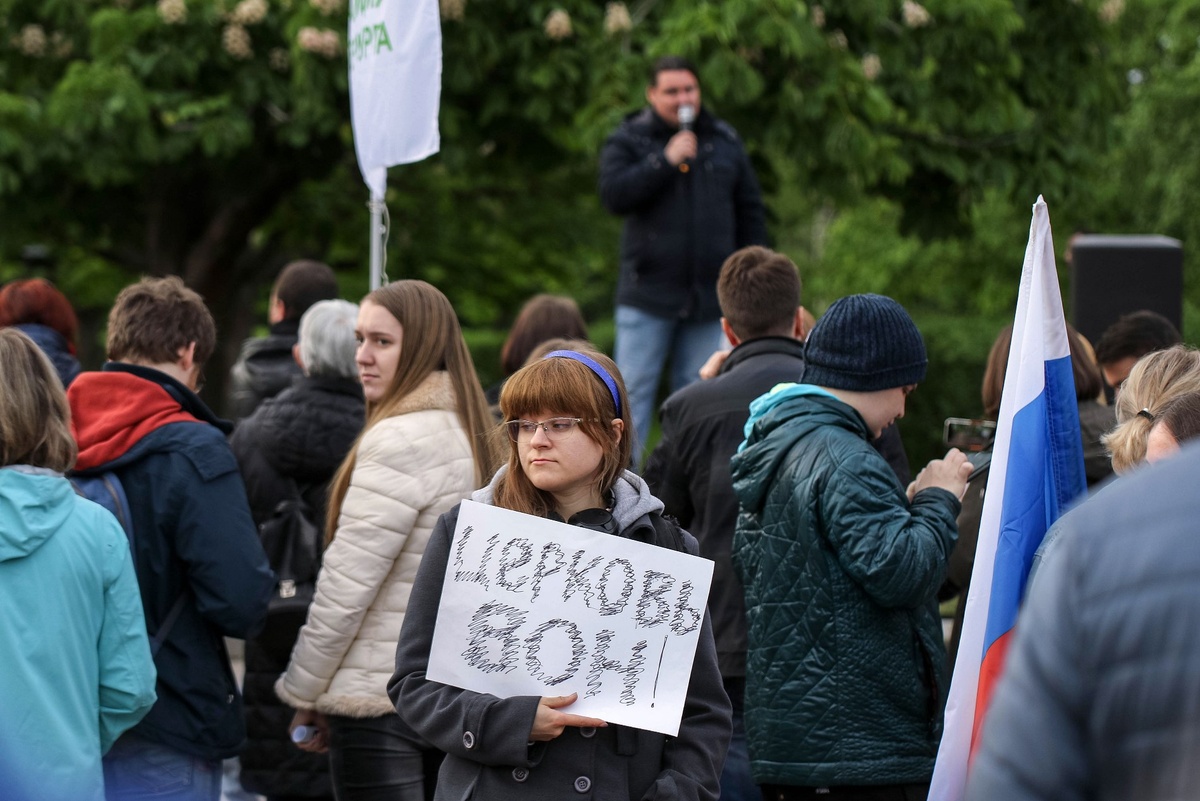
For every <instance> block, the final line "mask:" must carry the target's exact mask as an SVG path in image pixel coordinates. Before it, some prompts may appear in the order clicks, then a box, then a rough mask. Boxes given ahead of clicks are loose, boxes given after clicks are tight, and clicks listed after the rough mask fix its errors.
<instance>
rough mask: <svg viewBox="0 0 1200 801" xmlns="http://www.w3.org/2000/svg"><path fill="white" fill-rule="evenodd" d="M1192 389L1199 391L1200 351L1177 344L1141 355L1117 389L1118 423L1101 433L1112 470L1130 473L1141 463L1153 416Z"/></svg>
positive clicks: (1192, 390)
mask: <svg viewBox="0 0 1200 801" xmlns="http://www.w3.org/2000/svg"><path fill="white" fill-rule="evenodd" d="M1192 392H1200V351H1197V350H1196V349H1195V348H1190V347H1187V346H1186V345H1175V346H1174V347H1170V348H1167V349H1166V350H1159V351H1155V352H1153V353H1148V354H1146V355H1145V356H1143V357H1142V358H1140V359H1138V361H1137V363H1136V364H1135V365H1134V366H1133V369H1132V370H1131V371H1130V372H1129V378H1127V379H1125V383H1124V384H1123V385H1122V387H1121V390H1120V392H1118V393H1117V402H1116V407H1115V410H1116V413H1117V426H1116V428H1114V429H1113V430H1112V431H1109V432H1108V433H1107V434H1105V435H1104V436H1103V437H1101V442H1103V443H1104V447H1105V448H1107V449H1108V452H1109V453H1110V454H1111V455H1112V466H1113V470H1115V471H1116V472H1117V473H1127V472H1129V471H1130V470H1132V469H1133V468H1135V467H1137V466H1138V465H1139V464H1141V463H1142V461H1143V460H1145V458H1146V440H1147V439H1148V438H1149V436H1150V429H1151V427H1153V425H1154V418H1155V417H1157V416H1158V414H1159V413H1160V412H1161V411H1162V410H1163V408H1164V407H1165V406H1166V405H1167V404H1168V403H1169V402H1170V401H1171V400H1173V399H1175V398H1178V397H1179V396H1180V395H1186V394H1189V393H1192Z"/></svg>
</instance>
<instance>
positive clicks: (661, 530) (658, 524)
mask: <svg viewBox="0 0 1200 801" xmlns="http://www.w3.org/2000/svg"><path fill="white" fill-rule="evenodd" d="M650 522H651V523H653V524H654V544H655V545H657V546H659V547H661V548H670V549H671V550H672V551H682V552H683V553H687V545H685V544H684V541H683V530H682V529H681V528H680V527H679V524H678V523H676V522H675V521H674V519H671V518H667V517H665V516H663V515H662V514H660V513H658V512H654V513H652V514H651V515H650Z"/></svg>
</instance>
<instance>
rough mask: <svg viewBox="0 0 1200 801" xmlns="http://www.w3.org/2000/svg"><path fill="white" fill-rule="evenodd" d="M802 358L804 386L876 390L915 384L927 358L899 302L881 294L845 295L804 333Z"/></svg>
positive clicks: (923, 345)
mask: <svg viewBox="0 0 1200 801" xmlns="http://www.w3.org/2000/svg"><path fill="white" fill-rule="evenodd" d="M804 362H805V365H804V372H803V374H802V375H801V378H800V380H801V381H803V382H804V383H805V384H816V385H817V386H821V387H830V388H832V389H846V390H850V391H852V392H876V391H878V390H881V389H892V388H893V387H903V386H907V385H909V384H916V383H919V382H920V381H921V380H923V379H924V378H925V367H926V365H927V364H928V363H929V359H927V358H926V356H925V343H924V341H922V339H921V332H920V331H918V330H917V325H916V323H914V322H913V321H912V318H911V317H909V316H908V312H906V311H905V310H904V307H903V306H901V305H900V304H899V303H897V302H896V301H894V300H892V299H891V298H888V297H884V296H883V295H849V296H847V297H844V298H841V299H839V300H837V301H835V302H834V304H833V305H832V306H830V307H829V310H828V311H827V312H825V314H824V315H823V316H822V317H821V321H820V322H818V323H817V325H816V327H815V328H813V330H812V333H810V334H809V335H808V339H807V340H806V342H805V344H804Z"/></svg>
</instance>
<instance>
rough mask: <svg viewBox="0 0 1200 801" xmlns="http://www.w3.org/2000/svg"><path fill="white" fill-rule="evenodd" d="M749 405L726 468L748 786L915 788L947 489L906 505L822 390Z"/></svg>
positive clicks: (936, 669) (932, 751)
mask: <svg viewBox="0 0 1200 801" xmlns="http://www.w3.org/2000/svg"><path fill="white" fill-rule="evenodd" d="M750 409H751V416H750V420H749V421H748V423H747V428H746V431H747V442H746V443H745V444H744V446H743V448H742V450H741V452H740V453H738V454H737V455H736V456H734V457H733V460H732V463H731V467H732V474H733V487H734V491H735V492H736V494H737V496H738V500H739V503H740V504H741V513H740V515H739V517H738V525H737V532H736V534H735V536H734V543H733V545H734V550H733V559H734V564H735V566H736V567H737V568H738V570H739V572H740V574H741V576H742V580H743V583H744V586H745V593H746V613H747V631H748V638H749V648H748V651H747V656H746V659H747V662H746V735H747V740H748V743H749V748H750V760H751V770H752V772H753V774H754V778H755V781H757V782H758V783H760V784H790V785H800V786H809V787H821V786H829V785H870V784H907V783H919V782H927V781H929V778H930V775H931V773H932V771H933V761H934V757H935V755H936V753H937V746H938V740H939V737H940V735H941V724H942V703H943V698H944V691H945V688H946V682H945V676H944V663H945V648H944V646H943V644H942V630H941V620H940V618H939V617H938V610H937V603H936V601H935V595H936V593H937V589H938V587H939V586H940V585H941V583H942V579H943V577H944V576H945V572H946V558H947V556H948V555H949V553H950V549H951V547H952V546H953V545H954V542H955V539H956V538H957V530H956V528H955V517H956V516H957V514H958V510H959V502H958V499H957V498H955V497H954V496H953V495H952V494H951V493H949V492H947V491H946V490H943V489H936V488H932V489H926V490H923V491H921V492H919V493H917V495H916V497H915V498H914V499H913V501H912V503H911V504H910V503H909V501H908V498H907V496H906V495H905V489H904V487H902V486H900V482H899V481H898V480H897V478H896V474H895V473H894V472H893V471H892V469H891V468H890V467H889V466H888V464H887V462H886V461H884V459H883V457H881V456H880V455H879V454H878V453H877V452H876V451H875V449H874V448H872V447H871V443H870V432H869V431H868V429H867V426H866V423H864V422H863V419H862V417H861V416H860V415H859V414H858V412H857V411H855V410H854V409H853V408H852V407H850V406H848V405H846V404H845V403H842V402H841V401H840V400H838V399H837V398H835V397H833V396H832V395H830V394H829V393H827V392H824V391H823V390H820V389H818V388H816V387H813V386H808V385H803V384H800V385H781V387H777V388H776V389H775V390H773V391H772V392H771V393H769V394H768V395H764V396H762V397H761V398H759V399H758V400H756V401H754V403H753V404H752V405H751V407H750Z"/></svg>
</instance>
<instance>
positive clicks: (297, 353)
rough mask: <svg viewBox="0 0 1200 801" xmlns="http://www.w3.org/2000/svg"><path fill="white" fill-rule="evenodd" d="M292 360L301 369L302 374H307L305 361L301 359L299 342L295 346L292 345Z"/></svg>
mask: <svg viewBox="0 0 1200 801" xmlns="http://www.w3.org/2000/svg"><path fill="white" fill-rule="evenodd" d="M292 359H294V360H295V362H296V366H297V367H299V368H300V372H302V373H303V372H305V370H304V359H301V358H300V343H299V342H297V343H296V344H295V345H292Z"/></svg>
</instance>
